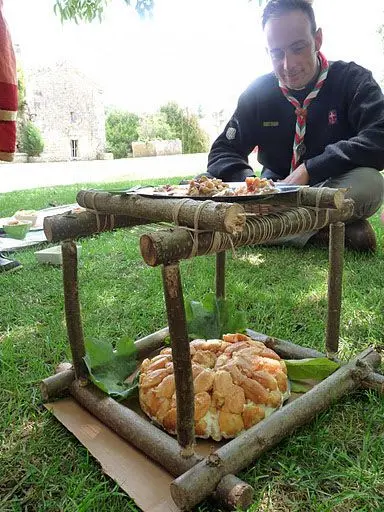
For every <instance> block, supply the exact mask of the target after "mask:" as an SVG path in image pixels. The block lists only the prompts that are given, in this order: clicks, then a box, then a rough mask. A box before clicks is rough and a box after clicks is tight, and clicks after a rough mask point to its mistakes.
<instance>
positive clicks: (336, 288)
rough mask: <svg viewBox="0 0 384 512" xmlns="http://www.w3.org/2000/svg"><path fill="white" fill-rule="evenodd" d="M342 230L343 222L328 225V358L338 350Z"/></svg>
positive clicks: (335, 354)
mask: <svg viewBox="0 0 384 512" xmlns="http://www.w3.org/2000/svg"><path fill="white" fill-rule="evenodd" d="M344 231H345V225H344V223H343V222H335V223H332V224H330V226H329V271H328V318H327V329H326V341H325V346H326V353H327V356H328V357H330V358H334V357H337V353H338V350H339V336H340V314H341V294H342V281H343V262H344Z"/></svg>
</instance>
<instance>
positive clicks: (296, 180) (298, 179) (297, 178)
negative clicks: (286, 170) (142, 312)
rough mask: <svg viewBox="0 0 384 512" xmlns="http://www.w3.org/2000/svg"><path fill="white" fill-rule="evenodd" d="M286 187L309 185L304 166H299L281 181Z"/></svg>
mask: <svg viewBox="0 0 384 512" xmlns="http://www.w3.org/2000/svg"><path fill="white" fill-rule="evenodd" d="M282 182H283V183H286V184H287V185H308V183H309V174H308V171H307V168H306V167H305V164H301V165H299V167H297V168H296V169H295V170H294V171H293V172H292V173H291V174H290V175H289V176H287V177H286V178H285V179H284V180H283V181H282Z"/></svg>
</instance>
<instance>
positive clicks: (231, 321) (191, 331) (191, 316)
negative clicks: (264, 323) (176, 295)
mask: <svg viewBox="0 0 384 512" xmlns="http://www.w3.org/2000/svg"><path fill="white" fill-rule="evenodd" d="M185 313H186V317H187V328H188V335H189V337H190V338H204V339H220V338H221V337H222V336H223V334H227V333H235V332H244V331H245V329H246V327H247V324H246V318H245V314H244V313H243V312H242V311H239V310H238V309H236V307H234V306H233V305H232V304H231V303H230V302H228V301H227V300H225V299H217V298H216V296H215V294H214V293H209V294H208V295H206V296H205V297H204V299H203V301H202V302H197V301H187V302H186V304H185Z"/></svg>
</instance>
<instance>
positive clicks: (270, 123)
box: [263, 121, 279, 128]
mask: <svg viewBox="0 0 384 512" xmlns="http://www.w3.org/2000/svg"><path fill="white" fill-rule="evenodd" d="M263 126H264V127H268V126H269V127H272V128H273V127H276V126H279V121H263Z"/></svg>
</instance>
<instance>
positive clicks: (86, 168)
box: [0, 153, 257, 192]
mask: <svg viewBox="0 0 384 512" xmlns="http://www.w3.org/2000/svg"><path fill="white" fill-rule="evenodd" d="M250 162H251V165H253V164H256V165H257V162H256V160H255V155H251V157H250ZM206 168H207V153H197V154H193V155H172V156H156V157H146V158H125V159H121V160H93V161H84V162H79V161H72V162H52V163H38V164H37V163H36V164H17V163H13V164H5V163H2V164H0V192H12V191H14V190H25V189H31V188H40V187H51V186H55V185H70V184H74V183H97V182H104V181H105V182H114V181H125V180H127V181H137V180H141V179H151V178H171V177H174V176H194V175H196V174H199V173H201V172H205V170H206Z"/></svg>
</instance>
